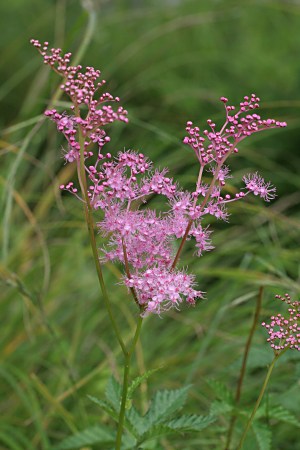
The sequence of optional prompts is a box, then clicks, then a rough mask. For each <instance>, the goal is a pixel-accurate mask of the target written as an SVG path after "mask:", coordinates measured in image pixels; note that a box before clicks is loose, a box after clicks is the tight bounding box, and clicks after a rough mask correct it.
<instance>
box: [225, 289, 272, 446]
mask: <svg viewBox="0 0 300 450" xmlns="http://www.w3.org/2000/svg"><path fill="white" fill-rule="evenodd" d="M263 291H264V288H263V286H261V287H260V288H259V292H258V296H257V298H256V308H255V313H254V316H253V322H252V326H251V329H250V332H249V336H248V339H247V342H246V346H245V351H244V356H243V362H242V367H241V371H240V376H239V379H238V383H237V389H236V393H235V407H237V406H238V404H239V403H240V398H241V392H242V385H243V381H244V377H245V372H246V365H247V360H248V355H249V351H250V347H251V343H252V339H253V335H254V331H255V328H256V326H257V322H258V319H259V316H260V310H261V304H262V297H263ZM236 419H237V416H236V414H234V415H232V417H231V421H230V425H229V429H228V433H227V439H226V444H225V450H229V447H230V443H231V438H232V433H233V430H234V426H235V423H236Z"/></svg>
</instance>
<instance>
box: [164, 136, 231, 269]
mask: <svg viewBox="0 0 300 450" xmlns="http://www.w3.org/2000/svg"><path fill="white" fill-rule="evenodd" d="M237 144H238V142H237V141H235V142H234V143H233V145H232V147H231V150H230V151H229V152H228V153H227V154H226V155H224V157H223V158H222V159H221V161H220V162H219V163H218V166H217V169H216V171H215V174H214V177H213V179H212V181H211V184H210V186H209V189H208V191H207V193H206V195H205V197H204V200H203V202H202V203H201V205H200V211H203V209H204V207H205V205H206V203H207V202H208V200H209V197H210V195H211V193H212V191H213V188H214V186H215V184H216V181H217V179H218V175H219V172H220V170H221V167H222V165H223V164H224V162H225V161H226V159H227V158H228V157H229V156H230V155H231V154H232V153H233V152H234V150H235V148H236V145H237ZM202 172H203V168H201V169H200V172H199V176H198V181H197V186H198V183H199V184H200V182H199V180H200V181H201V178H202ZM192 224H193V219H191V220H189V222H188V224H187V227H186V230H185V233H184V235H183V237H182V239H181V243H180V246H179V248H178V250H177V253H176V255H175V258H174V261H173V263H172V265H171V270H173V269H175V267H176V265H177V263H178V260H179V257H180V254H181V252H182V249H183V246H184V244H185V242H186V240H187V237H188V235H189V232H190V229H191V226H192Z"/></svg>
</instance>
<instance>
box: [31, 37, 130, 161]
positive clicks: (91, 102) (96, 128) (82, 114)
mask: <svg viewBox="0 0 300 450" xmlns="http://www.w3.org/2000/svg"><path fill="white" fill-rule="evenodd" d="M30 42H31V44H32V45H33V46H34V47H36V48H37V49H38V51H39V52H40V54H41V55H42V57H43V59H44V63H45V64H47V65H48V66H50V67H51V69H53V70H54V71H55V72H56V73H57V74H58V75H60V76H62V77H63V79H64V83H63V84H62V85H61V86H60V87H61V89H62V90H63V91H64V92H65V93H66V94H67V95H68V96H69V97H70V100H71V102H72V106H71V107H70V109H71V114H66V113H62V114H61V113H59V112H57V111H56V109H50V110H48V111H45V115H46V116H48V117H49V118H50V119H51V120H53V121H54V122H55V123H56V126H57V129H58V131H59V132H60V133H62V134H63V135H64V136H65V138H66V140H67V143H68V148H67V150H66V151H65V154H64V157H65V159H66V161H67V162H73V161H75V160H77V161H78V160H79V152H80V143H79V133H78V128H79V127H80V131H81V133H82V136H83V139H84V156H85V158H90V157H92V156H93V152H92V151H90V148H91V146H92V145H93V144H97V147H98V158H101V150H102V147H103V146H104V145H105V144H106V143H107V142H109V141H110V138H109V136H107V135H106V133H105V131H104V130H103V127H104V126H105V125H108V124H111V123H113V122H115V121H116V120H119V121H122V122H128V118H127V111H126V110H125V109H124V108H123V107H122V106H119V107H118V108H117V111H114V110H113V108H112V107H111V106H110V105H106V103H107V102H119V101H120V99H119V98H118V97H113V96H112V95H111V94H109V93H108V92H105V93H102V94H100V95H97V96H96V94H98V90H99V89H101V88H102V87H103V86H104V84H105V80H101V81H97V80H98V79H99V77H100V75H101V72H100V70H96V69H94V68H93V67H86V69H85V71H82V66H80V65H77V66H72V65H70V59H71V56H72V54H71V53H66V54H65V55H62V50H61V49H60V48H51V49H50V52H49V51H48V45H49V44H48V42H44V44H43V45H42V44H40V42H39V41H38V40H36V39H32V40H31V41H30Z"/></svg>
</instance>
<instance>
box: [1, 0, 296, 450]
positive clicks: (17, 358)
mask: <svg viewBox="0 0 300 450" xmlns="http://www.w3.org/2000/svg"><path fill="white" fill-rule="evenodd" d="M95 3H96V6H93V4H92V3H90V1H85V2H83V4H84V7H82V6H81V4H80V3H79V2H78V1H70V0H69V1H68V0H57V1H56V3H54V2H49V1H47V0H31V1H30V2H26V1H25V0H11V1H10V2H1V5H0V17H1V18H2V21H3V23H2V30H1V31H2V33H1V45H2V46H3V48H2V49H1V55H2V56H1V61H0V66H1V75H0V76H1V84H0V99H1V119H0V120H1V122H0V124H1V128H2V135H1V140H0V156H1V169H0V193H1V211H2V222H1V244H2V249H1V250H2V255H1V256H2V259H1V262H0V281H1V287H0V288H1V303H0V307H1V318H2V329H1V349H0V356H1V362H0V377H1V382H0V386H1V387H0V393H1V403H0V408H1V416H2V419H1V423H0V448H1V449H2V448H3V449H9V450H23V449H24V450H36V449H41V450H48V449H52V447H53V448H54V445H58V444H59V443H60V441H61V440H63V439H64V438H65V437H67V436H69V435H71V434H73V433H75V432H77V431H81V430H83V429H85V428H88V427H90V428H93V427H95V426H96V425H103V424H108V425H109V427H113V426H114V425H113V423H112V422H111V420H110V419H109V418H108V416H107V414H106V413H105V412H104V411H103V410H101V409H99V406H98V405H97V404H96V403H95V402H92V401H91V399H89V398H88V395H90V396H92V397H96V398H97V399H99V398H103V396H104V391H105V388H106V385H107V381H108V379H109V377H110V375H111V374H113V375H114V376H115V378H116V379H117V380H120V377H121V372H119V370H118V367H119V362H120V357H121V354H120V350H119V347H118V342H117V340H116V339H115V337H114V335H113V333H112V330H111V328H110V324H109V321H108V319H107V316H106V313H105V310H104V306H103V302H102V299H101V296H100V295H99V291H98V284H97V279H96V274H95V269H94V265H93V261H92V257H91V251H90V247H89V242H88V236H87V233H86V229H85V223H84V219H83V214H82V208H81V205H80V204H79V202H77V201H76V200H75V199H74V198H72V197H71V196H70V195H65V194H63V195H62V196H61V193H60V192H59V190H58V186H59V184H61V183H64V182H66V181H68V180H69V179H70V178H71V176H72V173H73V172H72V171H73V168H72V167H71V166H70V165H64V164H63V159H62V158H61V150H60V149H61V146H62V144H63V142H62V140H61V138H60V136H58V134H57V133H56V130H55V126H54V125H53V124H52V123H48V122H46V121H45V120H44V119H43V116H42V113H43V111H44V109H45V108H46V106H47V105H48V104H49V102H50V100H51V98H53V95H55V92H56V89H57V78H56V77H54V76H53V74H51V73H50V71H49V70H48V68H46V67H41V61H40V57H39V55H38V54H37V52H36V51H35V50H34V49H33V48H32V46H30V45H29V39H30V38H37V39H40V40H41V41H43V40H47V41H49V42H50V43H51V45H53V46H63V48H64V49H65V50H71V51H73V54H74V55H76V53H77V52H78V51H79V54H78V53H77V56H78V57H79V59H80V61H81V62H82V63H83V64H86V65H94V66H95V67H97V68H98V67H99V68H100V69H102V74H103V76H104V78H105V79H106V80H108V90H109V91H110V92H111V93H112V94H114V95H118V96H119V97H120V98H121V99H122V105H123V106H124V107H126V109H128V111H129V124H128V125H124V124H117V125H115V126H114V128H113V129H112V132H111V133H110V136H111V143H110V144H108V146H107V147H106V149H107V150H109V151H111V153H117V152H118V151H119V150H122V149H124V147H125V148H132V149H135V150H138V149H140V150H141V151H143V153H145V154H147V155H149V157H150V158H151V159H152V160H153V161H155V162H156V166H157V167H163V166H168V167H169V169H170V172H171V174H172V176H176V177H177V178H178V180H179V181H180V183H181V185H183V186H186V187H190V186H191V185H192V183H193V182H194V178H195V176H196V175H197V168H198V167H197V165H196V164H195V160H194V156H193V154H192V151H190V150H189V149H188V147H187V146H184V145H183V144H182V137H183V136H184V129H185V123H186V121H187V120H192V121H193V122H195V123H199V125H200V126H202V127H204V126H205V124H206V119H207V118H209V117H211V118H212V119H214V120H215V121H216V122H218V121H219V120H220V121H222V118H223V108H222V105H220V103H219V101H218V99H219V97H220V96H221V95H224V96H226V97H228V98H229V99H230V102H231V104H234V103H237V102H239V101H240V99H241V98H242V97H243V96H244V95H247V94H251V93H252V92H255V93H256V94H258V95H259V96H260V97H261V99H262V115H264V116H270V117H274V118H278V120H282V121H283V120H284V121H287V122H288V128H286V129H283V130H272V131H269V132H267V133H260V134H259V135H257V136H254V137H251V139H249V140H247V143H245V145H241V146H240V149H241V150H240V153H239V154H238V155H237V157H236V158H232V160H231V164H232V166H231V167H232V169H233V172H234V175H235V178H234V180H232V184H231V189H232V192H235V189H236V188H238V184H237V183H238V180H239V179H241V177H242V175H243V174H244V173H247V172H251V171H252V172H255V171H256V170H257V171H258V172H260V173H261V175H262V176H263V177H264V178H265V179H266V180H269V179H270V180H272V183H273V184H274V185H276V186H277V192H278V198H277V199H276V200H275V201H274V202H272V203H271V204H268V205H267V206H265V204H263V202H262V201H261V202H260V201H258V199H256V198H252V199H251V198H249V199H247V200H246V201H244V202H243V203H238V204H233V205H232V207H231V208H230V212H231V217H230V223H229V224H226V223H225V224H224V223H220V222H217V221H216V222H215V223H214V224H212V228H213V229H214V230H215V233H214V234H213V236H212V237H213V243H214V245H215V247H216V249H215V250H214V251H213V252H211V253H208V254H205V255H204V256H203V257H202V258H200V259H195V258H194V257H193V254H192V253H193V252H192V250H191V249H189V245H187V246H186V247H185V251H184V256H183V258H182V264H184V265H185V266H189V267H190V268H191V271H193V272H194V273H196V274H197V278H198V281H199V288H200V289H201V290H204V291H205V292H206V293H207V294H206V297H207V299H206V300H204V301H201V302H199V303H198V305H197V306H196V307H195V308H187V307H183V308H182V311H180V312H171V313H169V314H167V315H164V316H163V318H161V319H160V318H158V317H148V318H147V319H146V320H145V325H144V329H143V330H142V343H143V345H140V344H139V345H138V346H137V352H136V358H135V361H133V365H134V367H133V375H134V376H138V375H142V374H143V373H145V372H146V371H148V370H152V369H157V368H159V370H157V371H155V373H153V374H152V375H151V377H150V378H147V377H145V379H143V380H142V382H141V384H140V386H138V388H137V390H136V393H135V395H136V397H135V399H136V398H137V399H138V400H139V401H138V402H137V405H136V406H137V408H138V409H139V410H140V411H146V410H147V405H148V400H149V398H150V397H152V396H153V394H154V393H155V392H156V391H158V390H162V389H173V390H176V389H180V388H182V387H183V385H186V384H187V383H190V384H192V387H191V389H190V392H189V396H188V399H187V403H186V406H185V410H184V413H186V414H190V415H191V414H197V415H207V414H208V413H209V412H212V413H215V414H218V416H219V417H220V418H219V420H218V421H217V422H214V423H213V424H212V425H210V426H209V427H207V428H205V429H203V430H202V431H200V432H195V433H187V434H186V435H185V434H178V435H176V436H173V435H172V436H170V437H168V438H164V439H162V440H161V441H160V444H159V445H160V446H159V447H158V446H157V445H156V447H153V448H155V449H163V450H171V449H183V450H193V449H195V450H196V449H201V450H202V449H203V450H210V449H212V450H213V449H223V448H224V445H225V436H226V432H227V429H228V423H229V420H230V410H231V409H232V408H231V406H230V401H229V396H230V391H232V392H233V394H234V391H235V386H236V381H237V379H238V376H239V370H240V366H241V361H242V355H243V350H244V346H245V343H246V340H247V336H248V334H249V330H250V327H251V324H252V320H253V314H254V311H255V303H256V297H257V295H258V293H259V289H260V287H264V295H263V306H262V311H261V320H260V321H262V320H263V319H265V318H266V317H268V316H270V315H272V314H273V313H276V312H280V311H281V305H280V303H278V302H277V301H275V300H274V295H275V294H276V293H284V292H289V293H290V294H291V295H292V296H294V298H295V299H297V294H299V289H300V281H299V256H300V251H299V228H300V217H299V201H300V196H299V187H300V180H299V176H298V173H297V172H298V170H297V169H298V167H299V163H300V154H299V150H298V140H299V131H298V130H299V124H300V119H299V112H300V83H299V73H300V58H299V48H300V34H299V31H298V30H299V28H300V5H299V4H298V3H297V2H292V1H287V2H284V1H280V0H277V1H275V0H269V1H268V0H266V1H259V0H257V1H251V0H249V1H247V2H241V1H233V0H219V1H218V0H212V1H207V2H204V1H203V2H200V1H197V0H177V1H175V0H173V1H172V0H168V1H167V0H164V1H162V0H161V1H157V0H149V1H148V2H138V1H136V2H135V1H133V0H132V1H130V2H129V1H128V2H121V1H106V2H104V1H103V2H102V1H101V2H100V1H97V2H95ZM64 101H65V99H63V98H60V99H59V100H58V102H59V104H60V105H62V106H63V102H64ZM99 218H100V216H99ZM99 246H100V242H99ZM104 273H105V279H106V283H107V286H109V289H110V291H111V293H110V295H111V298H112V299H113V305H114V311H115V316H116V320H117V321H118V323H120V324H122V327H123V329H125V334H126V328H127V330H128V338H129V337H130V336H131V335H132V330H133V328H134V320H133V318H134V317H135V316H136V314H137V309H136V305H135V304H134V303H133V301H132V299H131V298H130V297H127V296H126V292H125V289H124V288H123V287H122V286H120V285H119V284H116V283H118V279H119V276H120V273H119V271H118V269H117V268H116V267H115V266H112V265H110V264H107V266H106V268H105V271H104ZM283 310H284V308H282V311H283ZM266 336H267V334H266V333H265V331H264V330H263V329H261V327H260V326H258V327H257V330H256V332H255V334H254V340H253V345H252V348H251V351H250V358H249V363H248V366H247V372H246V378H245V384H244V387H243V396H242V401H241V407H242V408H244V409H243V411H242V412H243V413H244V415H243V413H242V414H241V416H240V417H239V418H238V420H237V426H236V434H235V435H234V442H238V439H239V437H240V435H241V433H242V431H243V428H244V425H245V414H248V415H249V411H251V408H252V407H253V404H254V403H255V401H256V398H257V396H258V393H259V390H260V387H261V384H262V381H263V379H264V377H265V374H266V372H267V365H268V364H270V362H271V360H272V351H271V349H270V348H269V347H268V345H267V343H266ZM299 376H300V357H299V353H297V352H293V351H290V352H287V353H286V354H285V355H284V356H283V357H282V358H280V360H279V362H278V365H277V367H276V368H275V370H274V373H273V374H272V379H271V382H270V385H269V388H268V392H267V394H266V395H265V397H264V399H263V402H262V406H261V409H260V412H259V414H258V418H259V417H260V420H259V421H257V422H256V425H255V427H253V429H252V430H251V431H250V432H249V436H248V438H247V439H246V443H245V446H244V448H245V450H251V449H254V448H255V449H256V448H259V449H260V450H267V449H293V450H300V429H299V427H300V401H299V399H300V386H299ZM146 378H147V379H146ZM135 401H136V400H135ZM266 425H269V426H270V429H271V430H272V443H271V440H270V439H271V436H270V435H269V434H268V430H266V428H265V427H266ZM93 429H94V430H95V428H93ZM98 430H100V428H98ZM101 432H102V431H101ZM254 443H255V444H254ZM111 447H112V444H111V443H110V442H108V444H107V447H103V446H101V448H100V447H99V446H98V447H97V445H95V446H93V447H92V448H93V449H95V450H98V449H99V450H102V449H103V450H105V449H106V448H107V449H110V448H111ZM149 449H150V447H149Z"/></svg>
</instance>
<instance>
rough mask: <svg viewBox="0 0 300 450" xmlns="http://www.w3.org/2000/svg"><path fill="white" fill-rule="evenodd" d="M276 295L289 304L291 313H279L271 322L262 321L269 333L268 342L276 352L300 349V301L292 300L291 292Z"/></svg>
mask: <svg viewBox="0 0 300 450" xmlns="http://www.w3.org/2000/svg"><path fill="white" fill-rule="evenodd" d="M275 297H276V298H278V299H280V300H281V301H282V302H284V303H286V304H287V305H288V313H289V315H288V316H283V315H282V314H280V313H278V314H277V315H276V316H272V317H271V319H270V322H269V323H266V322H263V323H262V326H263V327H264V328H265V329H266V330H267V332H268V334H269V337H268V339H267V342H269V343H270V346H271V347H272V348H273V350H275V351H276V352H279V351H283V350H285V349H287V348H291V349H295V350H298V351H300V302H299V301H294V302H293V301H291V297H290V296H289V294H285V295H284V296H281V295H276V296H275Z"/></svg>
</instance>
